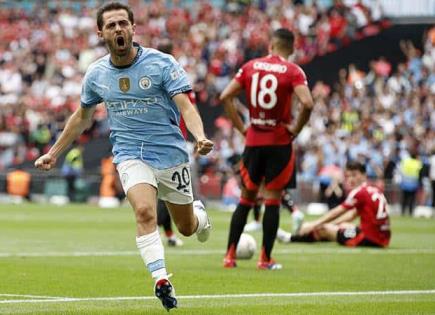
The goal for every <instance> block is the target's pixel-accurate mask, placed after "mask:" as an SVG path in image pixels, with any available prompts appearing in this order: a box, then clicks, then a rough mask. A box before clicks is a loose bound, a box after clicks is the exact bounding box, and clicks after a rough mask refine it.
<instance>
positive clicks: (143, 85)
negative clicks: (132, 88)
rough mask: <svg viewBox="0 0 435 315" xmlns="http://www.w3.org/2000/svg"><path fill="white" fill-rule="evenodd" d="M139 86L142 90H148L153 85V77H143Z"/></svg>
mask: <svg viewBox="0 0 435 315" xmlns="http://www.w3.org/2000/svg"><path fill="white" fill-rule="evenodd" d="M139 87H140V88H141V89H142V90H148V89H149V88H150V87H151V79H150V78H148V77H146V76H145V77H142V78H140V80H139Z"/></svg>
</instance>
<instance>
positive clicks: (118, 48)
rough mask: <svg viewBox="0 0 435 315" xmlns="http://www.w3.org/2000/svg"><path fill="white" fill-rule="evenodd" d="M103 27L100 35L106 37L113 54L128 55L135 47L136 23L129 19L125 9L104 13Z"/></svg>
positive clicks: (105, 39)
mask: <svg viewBox="0 0 435 315" xmlns="http://www.w3.org/2000/svg"><path fill="white" fill-rule="evenodd" d="M103 22H104V23H103V27H102V30H101V31H98V36H100V38H102V39H104V42H105V43H106V45H107V47H108V48H109V51H110V53H111V54H115V55H117V56H119V57H123V56H126V55H127V54H128V53H129V52H130V49H131V48H132V47H133V44H132V43H133V35H134V31H135V25H134V24H131V22H130V20H129V19H128V13H127V11H125V10H113V11H107V12H104V13H103Z"/></svg>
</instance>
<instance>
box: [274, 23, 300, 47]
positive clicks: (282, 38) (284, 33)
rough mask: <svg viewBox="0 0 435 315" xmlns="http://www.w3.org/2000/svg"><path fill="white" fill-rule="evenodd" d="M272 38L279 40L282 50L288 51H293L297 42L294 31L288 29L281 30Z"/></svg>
mask: <svg viewBox="0 0 435 315" xmlns="http://www.w3.org/2000/svg"><path fill="white" fill-rule="evenodd" d="M272 38H276V39H278V40H279V46H280V48H284V49H287V50H293V44H294V42H295V36H294V35H293V33H292V31H290V30H289V29H286V28H279V29H277V30H276V31H274V32H273V34H272Z"/></svg>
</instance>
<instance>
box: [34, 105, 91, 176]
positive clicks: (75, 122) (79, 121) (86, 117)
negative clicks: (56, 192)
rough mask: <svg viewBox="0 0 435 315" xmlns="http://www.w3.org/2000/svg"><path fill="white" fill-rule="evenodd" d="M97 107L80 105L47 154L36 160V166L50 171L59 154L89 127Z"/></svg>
mask: <svg viewBox="0 0 435 315" xmlns="http://www.w3.org/2000/svg"><path fill="white" fill-rule="evenodd" d="M94 111H95V107H91V108H82V107H79V108H78V109H77V110H76V111H75V112H74V113H73V114H72V115H71V117H70V118H69V119H68V121H67V123H66V125H65V129H64V130H63V131H62V133H61V134H60V136H59V138H58V139H57V140H56V143H55V144H54V145H53V146H52V147H51V149H50V150H49V151H48V153H47V154H44V155H42V156H41V157H39V158H38V159H37V160H36V161H35V167H36V168H39V169H41V170H45V171H48V170H50V169H52V168H53V167H54V166H55V164H56V161H57V158H58V157H59V155H60V154H61V153H62V152H63V151H65V149H66V148H68V146H69V145H70V144H71V143H72V142H73V141H74V140H75V139H77V138H78V137H79V136H80V135H81V133H82V132H83V131H84V130H85V129H86V128H89V127H90V125H91V122H92V115H93V113H94Z"/></svg>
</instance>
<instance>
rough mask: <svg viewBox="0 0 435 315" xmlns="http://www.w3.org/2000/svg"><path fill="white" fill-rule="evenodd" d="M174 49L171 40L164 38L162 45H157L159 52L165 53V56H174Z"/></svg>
mask: <svg viewBox="0 0 435 315" xmlns="http://www.w3.org/2000/svg"><path fill="white" fill-rule="evenodd" d="M173 49H174V46H173V45H172V42H171V40H170V39H169V38H164V39H162V40H161V41H160V43H159V44H158V45H157V50H160V51H161V52H164V53H165V54H170V55H171V54H172V50H173Z"/></svg>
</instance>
